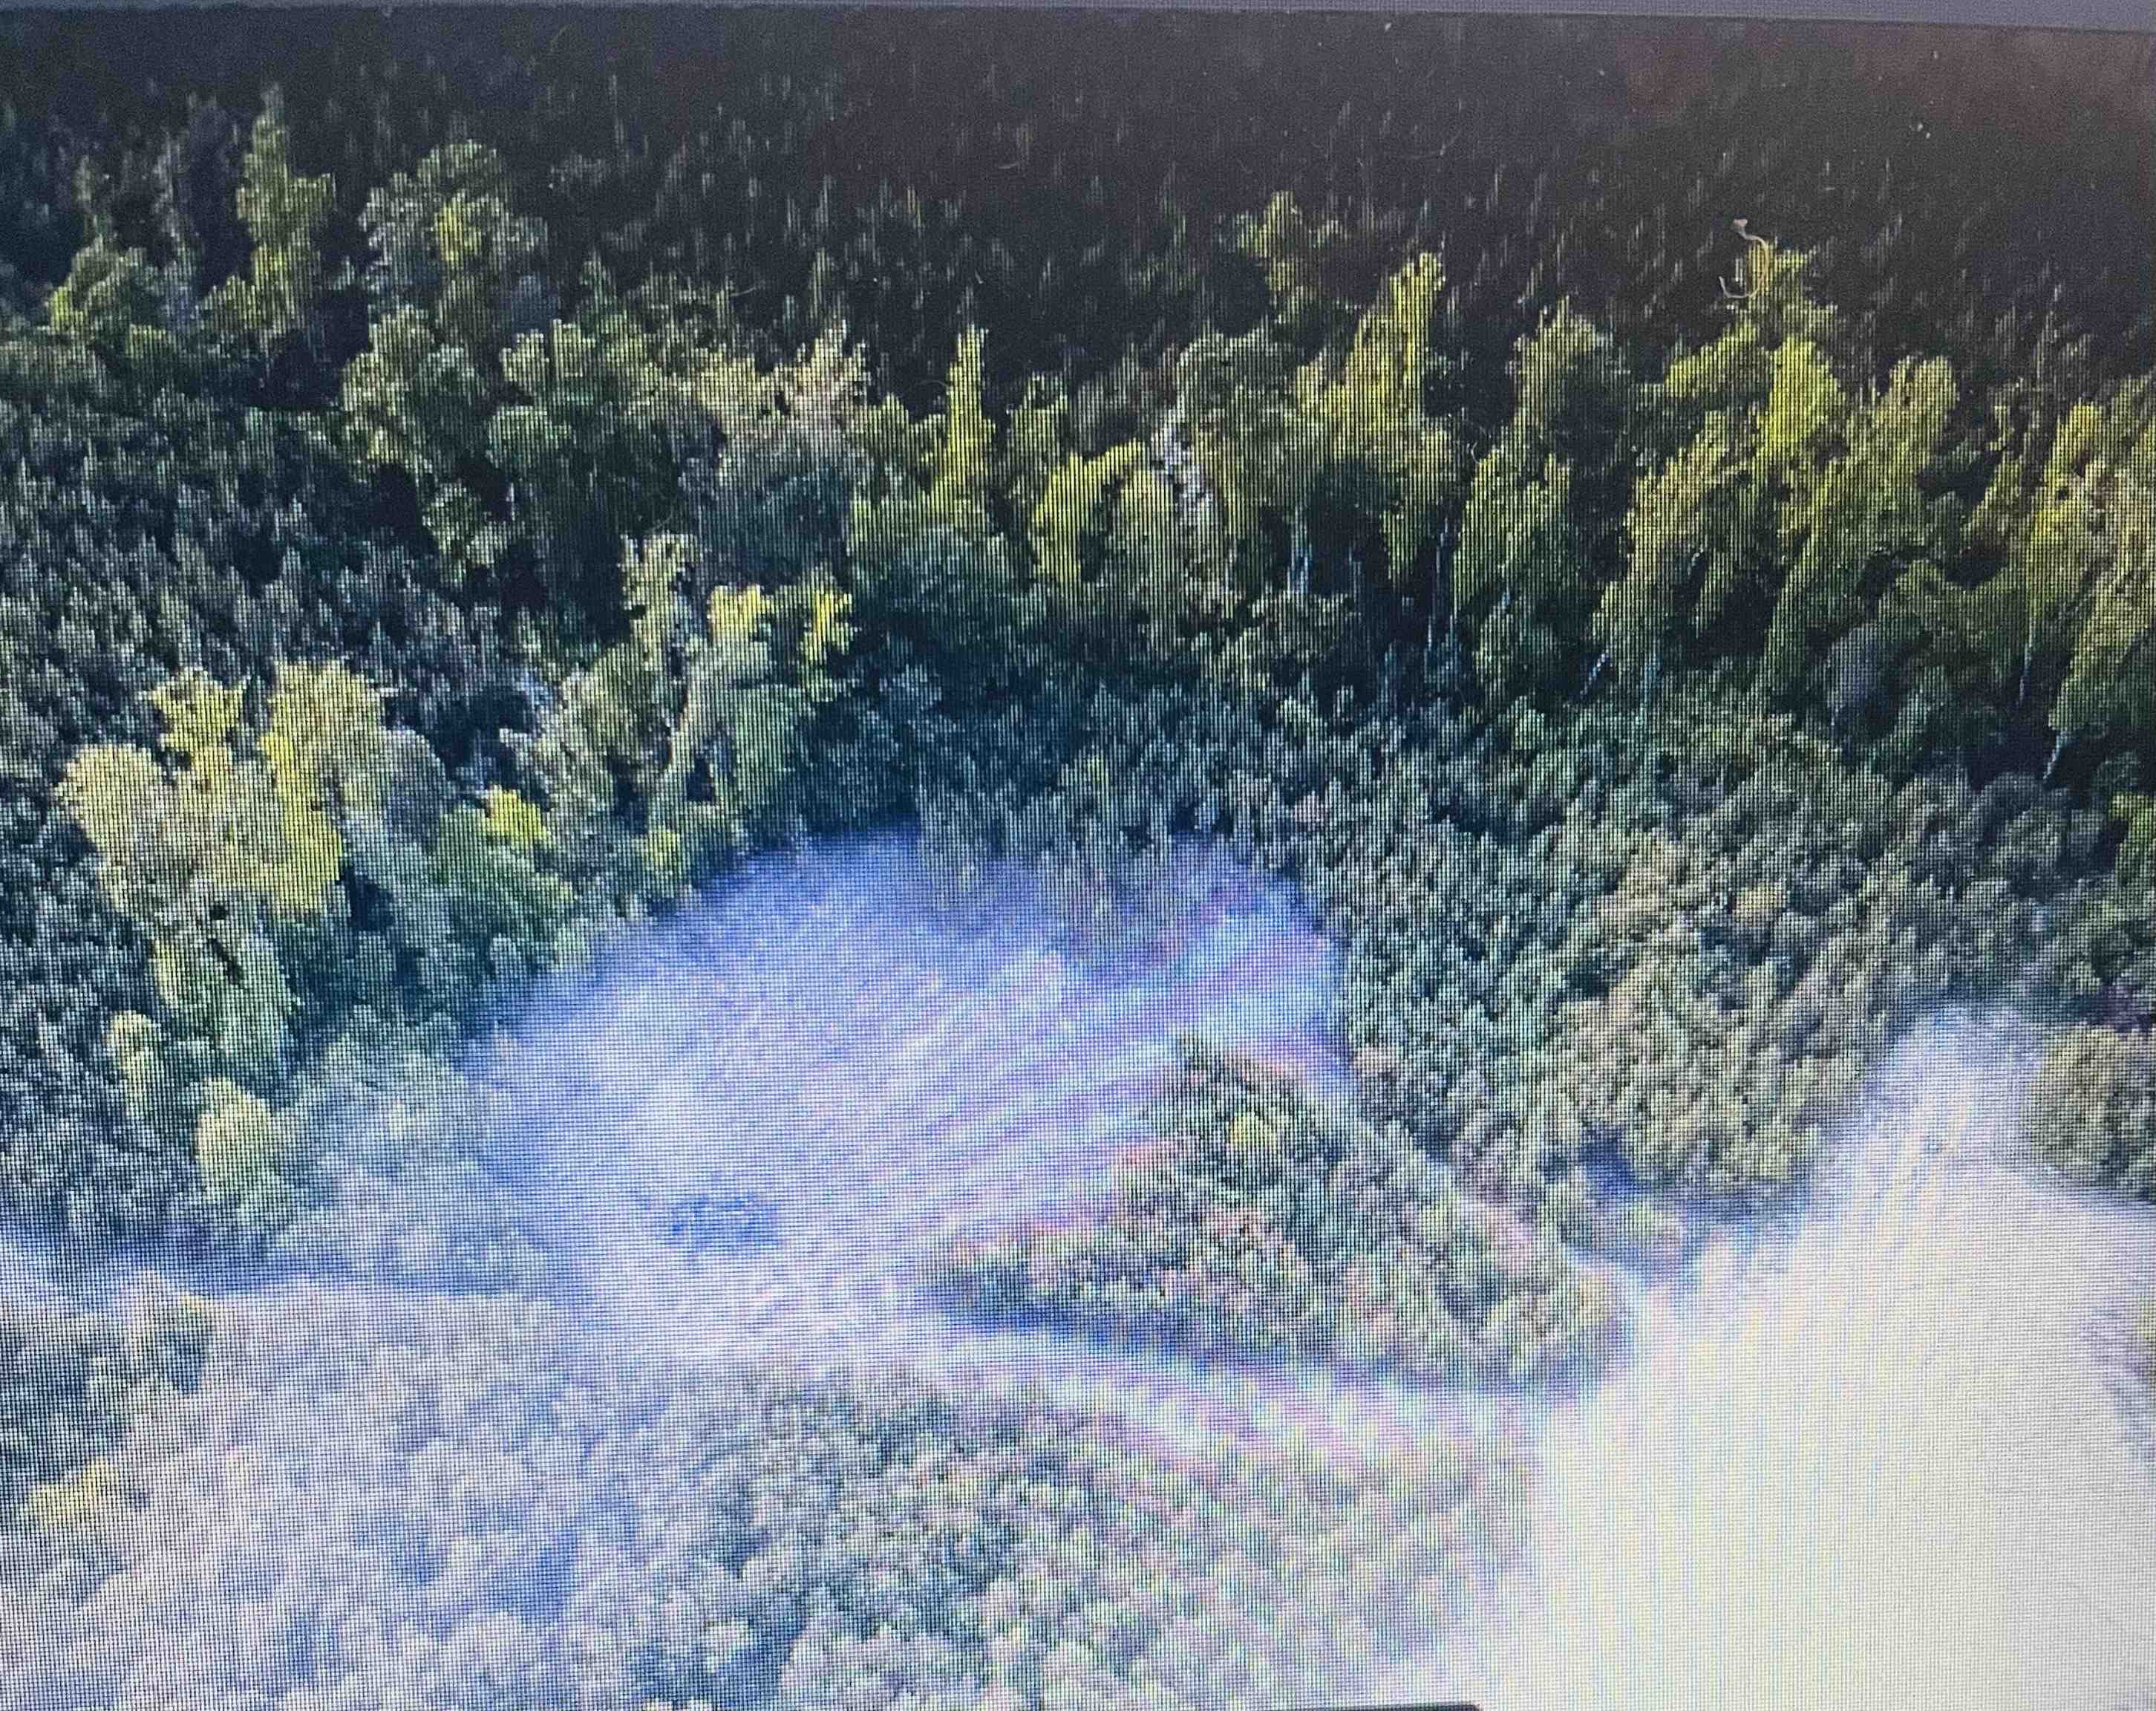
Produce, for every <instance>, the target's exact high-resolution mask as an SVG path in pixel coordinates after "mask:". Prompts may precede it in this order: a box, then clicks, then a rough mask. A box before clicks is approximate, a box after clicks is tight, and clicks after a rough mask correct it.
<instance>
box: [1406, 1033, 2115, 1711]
mask: <svg viewBox="0 0 2156 1711" xmlns="http://www.w3.org/2000/svg"><path fill="white" fill-rule="evenodd" d="M2034 1045H2035V1041H2034V1040H2033V1038H2032V1037H2031V1036H2030V1035H2029V1034H2028V1033H2026V1032H2025V1031H2024V1030H2020V1029H2017V1028H2016V1027H2015V1026H2014V1025H2011V1024H2010V1023H2005V1022H1994V1021H1989V1020H1976V1019H1972V1018H1969V1017H1966V1016H1944V1017H1941V1018H1939V1019H1938V1020H1935V1021H1934V1022H1933V1023H1932V1024H1931V1025H1928V1026H1927V1027H1925V1028H1923V1029H1922V1030H1919V1031H1918V1032H1917V1033H1916V1034H1915V1035H1912V1037H1911V1038H1909V1039H1908V1040H1907V1041H1906V1042H1905V1043H1904V1044H1903V1045H1902V1047H1901V1048H1900V1049H1899V1050H1898V1051H1897V1052H1896V1053H1895V1054H1894V1055H1893V1056H1892V1058H1891V1060H1890V1061H1889V1062H1888V1063H1887V1065H1886V1066H1884V1069H1883V1071H1882V1072H1881V1075H1880V1076H1878V1077H1877V1079H1876V1084H1875V1087H1874V1090H1873V1093H1872V1096H1871V1098H1870V1100H1869V1101H1868V1102H1867V1104H1866V1108H1865V1109H1864V1111H1863V1113H1862V1115H1861V1118H1860V1119H1859V1120H1857V1121H1856V1122H1855V1123H1852V1124H1851V1127H1850V1128H1849V1130H1848V1132H1847V1133H1845V1134H1844V1135H1843V1136H1841V1137H1840V1138H1839V1142H1838V1144H1837V1146H1836V1147H1835V1150H1834V1153H1833V1155H1832V1163H1831V1164H1830V1167H1829V1169H1828V1171H1827V1174H1826V1176H1825V1179H1824V1180H1823V1181H1822V1183H1821V1184H1820V1189H1819V1193H1818V1195H1816V1197H1815V1202H1814V1204H1813V1205H1811V1206H1810V1207H1809V1208H1807V1209H1806V1210H1804V1211H1802V1212H1801V1213H1799V1214H1795V1215H1790V1216H1788V1217H1784V1218H1783V1219H1781V1220H1777V1221H1776V1222H1774V1223H1773V1224H1770V1225H1762V1226H1760V1227H1758V1228H1755V1229H1751V1230H1748V1231H1744V1232H1742V1233H1741V1234H1738V1235H1735V1236H1730V1237H1727V1238H1726V1239H1724V1240H1722V1241H1718V1242H1717V1243H1716V1244H1714V1245H1713V1246H1711V1247H1710V1248H1709V1250H1708V1251H1707V1252H1706V1254H1705V1255H1704V1256H1702V1259H1701V1261H1700V1263H1699V1265H1698V1266H1697V1267H1696V1268H1695V1269H1693V1270H1691V1271H1689V1272H1687V1273H1686V1274H1685V1275H1683V1276H1681V1277H1676V1278H1673V1279H1671V1280H1669V1281H1667V1282H1662V1283H1659V1284H1657V1285H1656V1286H1655V1287H1654V1288H1653V1289H1652V1290H1651V1291H1650V1292H1648V1293H1647V1294H1646V1296H1645V1302H1644V1304H1643V1311H1642V1318H1641V1320H1640V1324H1639V1327H1638V1342H1637V1346H1636V1349H1635V1353H1634V1355H1633V1358H1632V1359H1630V1361H1629V1362H1628V1363H1627V1364H1625V1366H1624V1367H1623V1368H1622V1369H1620V1370H1619V1371H1618V1372H1616V1373H1615V1374H1614V1375H1612V1376H1611V1377H1610V1378H1609V1379H1608V1380H1606V1381H1605V1382H1604V1383H1603V1384H1602V1385H1599V1386H1598V1387H1596V1388H1595V1389H1594V1390H1592V1391H1590V1392H1589V1393H1588V1394H1587V1395H1584V1397H1582V1398H1580V1399H1578V1400H1576V1401H1573V1402H1569V1403H1567V1404H1563V1405H1559V1406H1558V1407H1557V1408H1555V1409H1554V1410H1553V1411H1552V1413H1551V1414H1550V1416H1549V1417H1548V1421H1547V1422H1546V1424H1545V1426H1544V1429H1543V1431H1542V1432H1541V1434H1540V1441H1539V1443H1538V1445H1537V1452H1536V1456H1537V1462H1538V1464H1539V1472H1538V1475H1537V1484H1538V1488H1537V1495H1536V1498H1535V1502H1534V1506H1533V1508H1532V1520H1531V1528H1530V1532H1529V1535H1528V1537H1529V1544H1528V1549H1527V1555H1526V1559H1525V1561H1526V1564H1527V1566H1526V1568H1525V1569H1524V1570H1522V1572H1521V1574H1520V1575H1518V1576H1517V1578H1515V1579H1513V1580H1511V1581H1510V1582H1508V1583H1507V1584H1506V1585H1504V1586H1503V1587H1502V1588H1501V1590H1500V1591H1499V1592H1498V1594H1497V1595H1496V1596H1495V1597H1494V1598H1493V1599H1492V1601H1491V1607H1490V1608H1489V1609H1488V1610H1487V1611H1485V1612H1484V1613H1483V1615H1482V1616H1481V1618H1480V1620H1479V1621H1478V1622H1477V1624H1476V1627H1475V1630H1474V1631H1473V1632H1472V1633H1471V1635H1470V1636H1468V1638H1467V1639H1466V1640H1465V1641H1459V1640H1455V1641H1454V1642H1450V1643H1449V1644H1447V1645H1445V1647H1442V1648H1441V1649H1440V1651H1439V1652H1437V1653H1436V1654H1435V1655H1432V1656H1427V1657H1421V1658H1419V1659H1416V1660H1414V1661H1413V1662H1410V1663H1409V1664H1407V1665H1406V1666H1404V1667H1400V1668H1398V1669H1395V1670H1392V1671H1389V1672H1387V1673H1386V1675H1385V1677H1384V1678H1383V1679H1382V1680H1381V1681H1380V1682H1378V1683H1376V1686H1377V1688H1378V1691H1380V1692H1382V1693H1385V1694H1387V1695H1401V1694H1405V1693H1447V1694H1459V1695H1468V1696H1472V1697H1474V1698H1476V1699H1477V1700H1478V1701H1479V1702H1480V1703H1482V1704H1483V1705H1485V1706H1487V1707H1491V1708H1498V1707H1501V1708H1503V1711H1573V1708H1578V1707H1582V1706H1594V1707H1597V1708H1600V1711H1625V1708H1627V1707H1640V1708H1649V1707H1651V1708H1653V1711H1719V1708H1728V1707H1759V1708H1765V1707H1774V1708H1777V1711H1806V1708H1818V1711H1848V1708H1855V1707H1890V1706H1903V1705H1932V1706H1940V1707H1946V1706H1954V1707H1984V1708H1999V1711H2006V1708H2028V1711H2051V1708H2057V1707H2063V1706H2074V1707H2077V1708H2083V1711H2111V1708H2117V1707H2123V1706H2129V1705H2133V1706H2141V1705H2147V1704H2150V1703H2156V1464H2153V1463H2152V1457H2151V1446H2150V1443H2149V1440H2148V1430H2147V1416H2146V1408H2145V1400H2135V1397H2136V1386H2135V1385H2133V1382H2132V1381H2131V1380H2129V1379H2128V1376H2127V1374H2126V1372H2125V1371H2124V1351H2125V1349H2126V1347H2127V1340H2126V1338H2125V1337H2124V1336H2123V1328H2124V1325H2125V1323H2126V1319H2127V1315H2128V1313H2130V1312H2131V1310H2132V1305H2133V1301H2134V1299H2135V1298H2136V1297H2137V1296H2138V1297H2145V1296H2146V1295H2147V1294H2148V1291H2149V1290H2150V1288H2151V1287H2156V1215H2152V1214H2151V1213H2150V1212H2149V1211H2148V1210H2146V1209H2141V1208H2136V1207H2133V1206H2129V1205H2122V1204H2120V1203H2119V1202H2118V1201H2117V1200H2115V1199H2111V1198H2107V1197H2104V1196H2102V1195H2094V1194H2088V1193H2083V1192H2079V1191H2076V1190H2074V1189H2070V1188H2068V1187H2066V1186H2065V1185H2064V1184H2061V1183H2060V1182H2059V1181H2057V1180H2056V1179H2053V1178H2052V1177H2051V1174H2050V1173H2048V1172H2046V1170H2044V1169H2041V1168H2040V1167H2039V1166H2038V1165H2036V1164H2035V1163H2033V1162H2032V1161H2031V1159H2030V1156H2029V1154H2028V1150H2027V1146H2026V1143H2025V1138H2024V1137H2023V1136H2022V1134H2021V1133H2020V1122H2019V1116H2020V1104H2021V1096H2022V1090H2023V1088H2024V1087H2025V1086H2026V1085H2027V1082H2028V1077H2029V1075H2030V1070H2031V1068H2032V1067H2033V1049H2034ZM2142 1395H2143V1397H2144V1398H2145V1391H2144V1392H2142Z"/></svg>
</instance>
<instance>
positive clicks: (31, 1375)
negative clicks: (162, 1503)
mask: <svg viewBox="0 0 2156 1711" xmlns="http://www.w3.org/2000/svg"><path fill="white" fill-rule="evenodd" d="M213 1333H214V1325H213V1320H212V1318H211V1313H210V1310H209V1308H208V1305H207V1304H206V1303H203V1302H202V1301H200V1300H199V1299H198V1298H196V1297H192V1296H187V1295H178V1294H174V1293H172V1292H167V1291H162V1290H157V1291H153V1292H151V1294H150V1295H149V1296H148V1297H147V1298H146V1300H145V1301H144V1302H143V1303H142V1304H141V1306H140V1308H138V1309H137V1310H136V1313H135V1314H134V1315H133V1317H132V1318H131V1321H129V1322H126V1323H123V1322H121V1321H118V1320H115V1319H113V1318H108V1317H106V1316H105V1315H103V1314H100V1313H81V1312H74V1311H70V1310H67V1309H64V1308H38V1307H33V1306H30V1305H28V1304H26V1303H16V1302H13V1301H10V1302H8V1303H6V1304H4V1305H0V1525H6V1524H8V1523H15V1522H18V1521H27V1522H28V1523H31V1524H32V1525H33V1526H38V1527H69V1526H77V1525H80V1524H82V1523H85V1522H94V1521H95V1520H97V1519H98V1518H100V1514H101V1513H103V1512H104V1509H105V1505H106V1504H108V1503H111V1502H112V1501H113V1500H115V1498H118V1497H119V1496H120V1495H121V1478H120V1476H119V1474H118V1472H117V1469H116V1467H115V1464H114V1462H111V1461H110V1460H109V1459H107V1458H108V1457H110V1456H111V1455H112V1454H113V1453H114V1452H116V1451H117V1450H118V1448H119V1446H120V1444H121V1440H122V1438H123V1437H124V1436H125V1435H126V1431H127V1428H128V1426H129V1425H130V1424H131V1422H132V1421H133V1420H134V1419H135V1418H136V1416H138V1415H140V1414H141V1413H142V1412H143V1411H144V1410H146V1409H149V1408H151V1407H154V1406H156V1405H157V1404H159V1403H160V1402H162V1401H163V1400H167V1399H168V1398H170V1397H172V1396H174V1395H182V1394H184V1393H186V1392H187V1391H190V1390H193V1389H194V1388H195V1386H196V1385H198V1383H199V1382H200V1380H201V1377H202V1372H203V1362H204V1360H205V1359H206V1357H207V1355H208V1349H209V1346H210V1344H211V1341H212V1338H213Z"/></svg>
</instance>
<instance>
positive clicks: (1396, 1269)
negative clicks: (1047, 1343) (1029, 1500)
mask: <svg viewBox="0 0 2156 1711" xmlns="http://www.w3.org/2000/svg"><path fill="white" fill-rule="evenodd" d="M1155 1121H1156V1126H1157V1128H1158V1135H1159V1139H1158V1143H1156V1144H1153V1145H1152V1146H1149V1147H1147V1148H1142V1149H1141V1150H1140V1151H1139V1152H1138V1153H1137V1154H1134V1155H1132V1157H1131V1158H1130V1159H1128V1160H1127V1162H1126V1163H1125V1164H1123V1166H1122V1168H1121V1169H1120V1171H1119V1173H1118V1175H1117V1179H1116V1191H1115V1193H1116V1199H1115V1204H1114V1206H1113V1209H1112V1210H1111V1211H1110V1212H1109V1213H1108V1214H1107V1215H1106V1217H1105V1218H1104V1219H1103V1220H1101V1222H1100V1223H1099V1224H1097V1225H1080V1226H1077V1227H1075V1228H1068V1227H1061V1226H1058V1227H1055V1228H1052V1229H1029V1230H1025V1231H1021V1232H1020V1233H1019V1234H1017V1235H1014V1236H1008V1237H1001V1238H997V1239H994V1240H993V1241H987V1242H982V1243H967V1244H960V1245H958V1246H955V1247H954V1248H952V1250H950V1251H948V1252H947V1253H946V1254H945V1255H944V1256H942V1260H941V1261H940V1262H939V1265H938V1267H937V1281H938V1284H939V1287H940V1288H941V1290H942V1293H943V1294H944V1296H945V1297H946V1298H947V1300H949V1301H951V1302H952V1303H954V1304H956V1305H958V1306H960V1307H961V1308H966V1309H968V1310H971V1311H973V1312H978V1313H1013V1312H1018V1313H1045V1314H1048V1315H1050V1316H1052V1317H1054V1318H1061V1319H1068V1320H1070V1321H1073V1322H1075V1323H1077V1324H1079V1325H1081V1326H1082V1327H1085V1328H1089V1329H1096V1330H1103V1331H1109V1332H1112V1333H1118V1334H1122V1335H1126V1336H1137V1337H1142V1338H1166V1339H1168V1340H1170V1341H1173V1342H1175V1343H1177V1344H1186V1345H1188V1346H1190V1347H1192V1348H1193V1349H1194V1350H1195V1351H1196V1352H1199V1353H1200V1354H1204V1353H1210V1352H1219V1351H1229V1352H1235V1353H1241V1354H1261V1355H1266V1356H1270V1357H1275V1358H1280V1357H1294V1358H1298V1359H1311V1358H1321V1359H1323V1358H1330V1359H1338V1360H1342V1361H1345V1362H1347V1363H1349V1364H1357V1365H1364V1366H1374V1367H1383V1368H1398V1369H1402V1370H1404V1371H1406V1372H1409V1373H1413V1374H1419V1375H1423V1376H1428V1377H1436V1378H1442V1379H1447V1380H1455V1381H1460V1380H1466V1379H1468V1378H1470V1377H1471V1376H1473V1375H1475V1374H1481V1373H1490V1372H1496V1373H1502V1374H1508V1375H1510V1376H1511V1377H1512V1378H1515V1379H1524V1378H1527V1377H1529V1376H1533V1375H1543V1374H1548V1373H1551V1372H1553V1371H1556V1370H1559V1369H1563V1368H1566V1367H1568V1366H1573V1365H1574V1364H1577V1363H1578V1362H1580V1361H1581V1360H1583V1359H1587V1358H1589V1357H1591V1356H1592V1355H1593V1354H1595V1353H1597V1352H1598V1351H1599V1349H1601V1348H1602V1347H1603V1346H1604V1344H1605V1342H1606V1340H1607V1338H1608V1337H1609V1334H1610V1333H1612V1332H1613V1331H1614V1328H1615V1318H1616V1315H1615V1310H1614V1301H1613V1299H1612V1298H1611V1297H1610V1296H1609V1293H1608V1292H1607V1289H1606V1287H1605V1286H1604V1285H1602V1284H1600V1283H1599V1282H1596V1281H1594V1280H1593V1279H1591V1278H1589V1277H1587V1276H1586V1275H1585V1274H1584V1273H1583V1272H1580V1271H1579V1270H1578V1267H1576V1266H1575V1265H1574V1264H1573V1262H1572V1261H1570V1260H1569V1259H1568V1257H1567V1256H1564V1255H1563V1252H1562V1251H1561V1249H1560V1248H1559V1246H1558V1244H1557V1243H1556V1241H1554V1240H1553V1239H1552V1238H1548V1237H1545V1238H1542V1239H1537V1238H1536V1237H1534V1236H1532V1235H1531V1234H1530V1233H1529V1232H1528V1231H1527V1230H1526V1229H1525V1228H1523V1227H1522V1226H1520V1225H1517V1224H1515V1223H1512V1222H1511V1221H1510V1220H1508V1219H1507V1217H1506V1216H1505V1215H1503V1214H1501V1213H1499V1212H1497V1211H1496V1210H1493V1209H1491V1208H1488V1207H1485V1206H1482V1205H1478V1204H1476V1202H1474V1201H1471V1200H1468V1199H1467V1198H1466V1196H1464V1195H1461V1194H1460V1193H1459V1192H1458V1191H1457V1190H1456V1189H1455V1187H1454V1185H1453V1184H1452V1182H1451V1180H1450V1178H1449V1177H1448V1175H1447V1174H1445V1172H1444V1171H1442V1170H1440V1169H1437V1168H1436V1167H1435V1166H1433V1165H1432V1164H1430V1161H1429V1160H1428V1159H1427V1158H1425V1157H1424V1155H1423V1154H1419V1152H1417V1150H1416V1149H1415V1148H1414V1147H1413V1146H1412V1145H1411V1144H1410V1143H1409V1140H1408V1138H1407V1135H1406V1133H1405V1132H1404V1130H1402V1129H1400V1128H1398V1127H1394V1128H1389V1129H1384V1130H1379V1129H1378V1128H1373V1127H1372V1126H1370V1125H1369V1124H1368V1123H1361V1122H1358V1121H1356V1120H1354V1119H1353V1118H1345V1117H1342V1116H1337V1115H1335V1114H1333V1113H1331V1112H1327V1111H1325V1110H1322V1108H1320V1107H1317V1105H1315V1104H1313V1103H1312V1101H1311V1099H1310V1097H1309V1096H1308V1095H1307V1094H1306V1092H1304V1091H1303V1090H1302V1089H1301V1086H1300V1085H1299V1083H1297V1082H1296V1081H1295V1080H1294V1079H1293V1078H1292V1077H1291V1076H1285V1075H1281V1074H1279V1073H1276V1072H1273V1071H1267V1070H1265V1069H1264V1068H1263V1067H1262V1066H1259V1065H1256V1064H1254V1063H1251V1062H1250V1061H1246V1060H1241V1059H1235V1058H1230V1057H1225V1056H1221V1055H1220V1054H1219V1053H1217V1052H1214V1051H1211V1050H1210V1049H1209V1048H1207V1047H1205V1046H1203V1045H1202V1044H1200V1043H1199V1042H1195V1041H1191V1042H1186V1044H1185V1047H1184V1052H1183V1067H1182V1071H1181V1073H1180V1076H1179V1077H1178V1081H1177V1082H1176V1084H1175V1085H1174V1087H1173V1088H1172V1089H1171V1090H1170V1091H1169V1092H1168V1093H1167V1094H1166V1095H1164V1096H1163V1101H1162V1103H1161V1105H1160V1107H1159V1108H1158V1112H1157V1115H1156V1118H1155Z"/></svg>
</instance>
